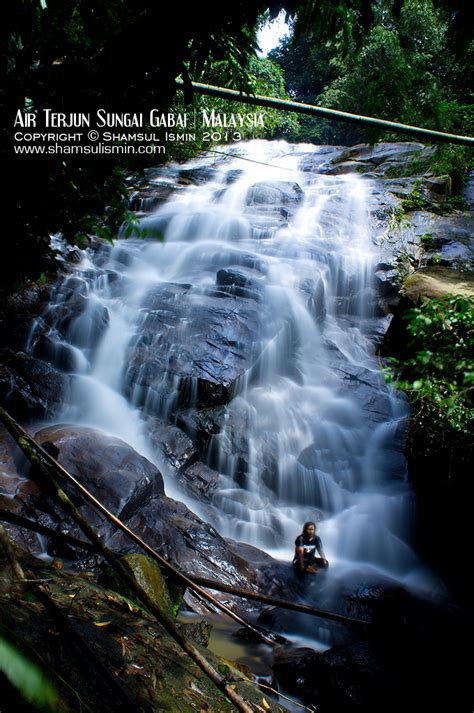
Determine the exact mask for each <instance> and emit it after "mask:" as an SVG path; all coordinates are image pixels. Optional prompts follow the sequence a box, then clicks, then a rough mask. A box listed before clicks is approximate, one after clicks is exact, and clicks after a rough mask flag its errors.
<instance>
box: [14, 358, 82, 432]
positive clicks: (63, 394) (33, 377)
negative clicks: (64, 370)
mask: <svg viewBox="0 0 474 713" xmlns="http://www.w3.org/2000/svg"><path fill="white" fill-rule="evenodd" d="M71 383H72V382H71V377H70V376H68V375H66V374H61V373H60V372H59V371H57V370H56V369H54V368H53V367H52V366H51V365H50V364H47V363H46V362H45V361H42V360H41V359H35V358H34V357H31V356H28V355H27V354H23V353H21V352H19V353H15V352H12V351H11V350H9V349H3V350H1V351H0V403H2V404H3V406H4V407H5V408H6V409H7V411H9V412H10V413H11V415H12V416H14V417H15V418H17V419H18V420H20V421H23V420H31V419H32V418H54V417H55V416H57V415H58V414H60V413H61V411H62V410H63V408H64V404H65V403H67V402H68V400H69V394H70V389H71Z"/></svg>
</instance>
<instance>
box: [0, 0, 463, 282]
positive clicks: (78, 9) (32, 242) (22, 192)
mask: <svg viewBox="0 0 474 713" xmlns="http://www.w3.org/2000/svg"><path fill="white" fill-rule="evenodd" d="M457 3H458V0H443V2H442V3H441V4H442V6H443V9H442V13H444V14H442V15H440V16H439V17H440V18H441V19H439V23H444V26H445V27H446V29H445V30H444V31H443V32H444V35H443V32H441V35H442V36H443V37H442V38H441V39H440V32H438V30H437V29H436V27H437V25H436V27H435V28H434V29H433V28H431V26H430V23H431V18H432V17H435V11H434V10H431V9H430V12H431V15H427V16H426V18H423V17H421V16H420V17H419V21H420V22H421V23H422V26H423V27H424V29H425V34H426V46H425V47H424V48H422V50H421V52H418V54H419V55H420V56H421V58H422V61H421V59H420V62H421V64H420V67H421V69H423V71H425V65H426V66H427V67H428V68H427V69H426V71H431V65H430V62H431V60H430V57H432V58H433V61H435V60H436V61H437V62H438V65H439V67H440V68H441V65H442V64H443V62H442V60H444V59H445V58H446V57H448V58H449V62H448V63H447V64H445V65H444V66H445V67H446V69H445V76H444V77H443V76H442V73H441V69H439V71H438V75H436V72H434V74H433V76H435V77H436V81H437V82H438V83H439V84H440V85H443V84H445V83H446V81H448V80H449V81H448V84H449V86H450V87H453V92H454V93H453V95H452V99H451V98H450V97H448V99H447V101H451V100H452V101H457V102H458V103H460V102H459V99H458V96H459V92H458V94H456V93H455V89H456V83H458V84H459V83H461V84H462V81H463V78H464V77H463V76H461V75H462V72H460V71H458V70H457V69H456V63H455V60H454V59H452V58H453V57H454V54H453V51H451V49H448V45H449V42H451V46H452V45H453V44H454V45H455V46H456V47H461V46H463V47H466V46H467V45H466V31H465V30H466V28H467V27H468V26H469V25H468V23H466V22H462V19H463V6H461V5H459V6H458V5H457ZM438 4H440V3H438ZM412 5H420V6H423V7H424V6H425V5H426V6H427V7H428V6H429V7H430V8H431V1H430V0H426V3H425V2H421V3H413V2H412V0H404V1H402V0H395V1H394V2H390V0H377V2H370V0H336V1H335V0H313V1H310V2H307V1H305V2H295V1H294V0H289V1H287V2H272V3H269V2H268V0H262V1H261V2H259V1H257V2H254V1H250V0H240V1H239V2H234V3H221V4H220V5H217V6H215V5H212V9H211V5H210V4H209V3H200V4H194V5H190V6H189V5H188V6H186V9H184V7H183V6H181V5H179V4H177V3H159V2H150V0H138V1H137V0H134V2H133V3H132V2H127V1H124V0H105V1H103V2H99V3H98V2H95V1H94V0H66V1H64V0H17V1H16V2H14V3H12V4H10V6H9V15H8V19H7V18H6V17H4V20H3V23H2V28H1V30H0V43H1V90H0V114H1V118H2V133H1V152H2V160H3V166H4V175H5V176H6V177H7V181H8V183H7V191H6V196H5V205H6V210H5V211H4V234H5V235H6V236H7V239H8V240H9V245H10V247H11V251H10V252H11V258H10V262H9V263H8V264H5V262H4V269H5V275H4V276H3V279H8V280H12V279H13V280H14V281H15V280H20V281H21V280H23V279H25V278H27V277H29V276H35V275H36V276H37V275H39V274H40V273H41V272H44V271H46V270H47V269H48V266H52V264H53V263H52V262H51V257H52V256H51V254H50V249H49V235H50V234H51V233H54V232H57V231H60V230H61V231H62V232H63V234H64V235H65V237H66V238H67V239H68V240H70V241H72V242H74V241H78V240H80V239H81V236H84V235H86V234H88V233H90V232H98V233H99V234H103V235H109V236H111V237H112V236H113V235H115V231H116V228H117V226H118V225H119V224H120V223H121V222H122V220H123V218H124V215H125V202H124V196H125V184H124V175H125V172H127V171H130V170H132V169H136V168H138V167H139V164H138V163H137V161H135V162H131V161H130V159H129V158H128V157H125V158H121V159H118V158H117V157H116V156H115V157H114V158H106V157H104V156H100V157H98V158H97V157H91V156H86V157H82V158H81V157H71V156H64V155H57V156H40V157H37V158H34V157H32V156H29V157H27V156H19V155H16V154H14V152H13V141H12V135H13V122H14V117H15V115H16V112H17V110H19V109H20V110H22V111H25V110H26V111H41V110H42V109H44V108H52V109H53V110H54V111H63V112H73V111H76V112H88V111H95V110H96V109H97V108H99V107H102V108H105V109H107V110H110V111H113V112H120V111H130V112H141V111H144V112H147V111H148V110H149V109H150V107H156V108H158V109H160V110H163V111H164V110H166V109H167V108H168V107H169V106H170V105H171V102H172V101H173V99H174V96H175V87H174V80H175V78H176V77H177V76H179V75H181V76H182V77H183V78H184V79H185V81H186V80H187V79H195V80H199V79H201V78H202V77H203V76H208V77H209V76H213V75H214V76H216V73H217V74H218V76H219V78H220V81H221V83H222V84H224V85H227V86H234V87H242V88H246V89H250V90H251V89H252V88H254V87H255V86H257V85H256V84H255V82H256V81H261V80H262V77H264V75H265V74H266V73H267V74H268V77H267V79H268V86H269V88H270V89H271V87H272V86H273V87H277V86H279V79H278V74H277V73H275V70H271V68H270V65H267V68H265V67H261V68H258V69H257V70H256V69H255V65H254V66H253V69H252V66H251V65H249V62H250V60H251V59H252V57H255V50H256V47H257V41H256V28H257V26H258V23H259V22H261V18H262V16H263V13H265V12H266V13H267V14H268V15H270V16H275V15H276V14H277V13H278V12H279V11H280V9H282V8H284V9H285V10H286V11H287V12H288V15H289V17H292V18H293V20H294V22H295V23H296V24H295V27H296V39H299V40H300V41H301V45H300V46H299V47H294V46H292V47H289V46H287V48H286V50H285V48H284V47H283V48H282V49H281V51H280V54H279V55H278V57H277V58H278V61H279V62H280V64H281V66H282V67H283V69H284V70H286V72H287V81H288V82H289V84H290V88H291V86H292V81H293V80H292V78H291V68H290V67H289V66H285V61H286V60H285V52H286V56H287V57H290V56H292V57H294V59H295V61H296V69H295V71H296V72H297V73H299V74H301V80H302V81H305V76H307V74H308V72H307V70H311V72H312V73H313V75H317V76H318V79H317V80H316V82H315V85H314V86H308V87H307V88H306V89H305V91H306V97H305V98H306V99H309V98H310V97H311V96H312V97H313V99H315V98H317V97H319V96H323V97H324V96H325V93H326V96H325V99H327V101H328V102H329V103H330V104H332V105H333V106H334V105H336V104H337V103H338V102H341V106H338V108H342V109H345V108H348V107H347V104H350V103H351V101H352V100H353V101H355V102H356V103H357V102H359V104H360V101H361V99H360V97H361V96H363V94H364V86H365V77H364V62H363V58H364V54H363V53H364V52H366V53H367V52H369V50H370V51H372V54H373V55H374V56H377V53H382V54H383V53H384V52H386V51H388V50H389V49H390V48H391V47H392V45H393V42H392V39H391V38H392V35H393V36H394V37H395V36H396V37H398V36H399V35H397V32H398V30H395V29H393V28H391V27H390V22H392V21H393V23H394V24H395V25H396V26H397V27H398V25H399V24H400V22H401V20H400V19H399V18H401V17H403V14H404V12H406V7H407V6H409V7H411V6H412ZM381 13H382V14H384V13H385V14H386V15H387V17H389V18H393V20H390V21H386V19H383V18H382V19H381ZM436 17H438V15H436ZM387 22H388V25H387ZM437 22H438V20H437ZM381 28H382V29H381ZM415 30H416V28H415V27H414V26H413V27H411V28H407V30H406V32H407V33H408V34H407V37H408V38H409V36H410V32H415ZM417 32H418V35H420V34H421V33H420V32H419V30H417ZM437 32H438V34H436V33H437ZM390 33H392V34H390ZM455 37H462V39H463V42H464V44H463V45H461V42H460V41H458V42H453V38H455ZM443 42H444V44H443ZM433 43H434V44H433ZM387 48H388V49H387ZM465 52H467V50H465ZM318 53H320V54H321V56H320V59H318V60H317V62H316V64H315V63H314V59H315V56H319V55H318ZM440 53H441V56H440ZM418 54H417V53H416V52H415V53H414V56H415V55H416V56H418ZM369 55H370V52H369ZM299 58H300V63H301V64H300V66H298V59H299ZM401 58H402V59H403V61H405V59H404V58H403V57H401ZM397 61H398V57H397V56H396V53H395V55H394V56H393V62H394V63H395V64H396V62H397ZM318 62H319V64H318ZM423 62H424V63H425V64H423ZM286 65H288V62H287V61H286ZM428 65H429V66H428ZM466 66H467V65H466ZM217 67H218V70H217V69H216V68H217ZM371 69H372V73H373V75H374V77H373V82H374V93H373V101H372V103H371V104H370V106H371V107H372V108H373V109H374V113H378V114H384V107H386V108H385V114H386V115H389V116H388V118H391V119H397V118H403V117H400V116H393V115H390V111H391V110H392V107H397V106H398V105H399V99H400V96H399V93H400V92H404V91H405V86H406V85H405V84H404V83H403V82H401V83H399V84H397V83H396V82H392V81H391V78H390V82H389V81H388V79H387V78H385V73H386V65H385V63H384V62H381V63H380V66H377V65H373V66H372V65H371ZM421 69H420V68H419V67H418V66H416V67H415V68H414V69H413V70H412V73H413V72H414V73H415V74H417V73H419V72H420V71H421ZM203 72H204V73H205V74H204V75H203ZM255 77H257V80H255V79H253V78H255ZM258 77H260V79H258ZM335 80H338V81H339V85H338V84H337V82H336V84H334V81H335ZM445 80H446V81H445ZM311 81H312V80H311ZM318 82H319V83H318ZM341 83H342V86H341ZM433 86H435V85H433ZM436 86H437V85H436ZM435 89H436V87H435ZM380 90H384V91H385V94H384V92H383V91H380ZM258 91H261V86H258ZM278 91H280V92H281V91H282V89H281V87H280V88H279V90H278ZM292 91H293V89H292ZM389 91H392V92H393V95H392V98H391V99H390V101H388V94H389ZM417 91H418V84H417V82H416V81H412V84H411V85H410V92H411V93H409V96H408V99H407V101H408V102H410V101H411V104H409V109H410V111H412V107H416V112H418V113H416V112H415V109H414V108H413V111H412V113H413V112H414V113H415V118H416V119H420V120H421V119H424V118H425V117H427V116H428V118H429V112H428V113H427V112H425V111H424V105H425V103H426V102H425V101H424V99H423V97H419V96H418V95H417ZM331 92H332V93H331ZM397 92H398V94H397ZM189 93H190V91H189V90H188V94H189ZM437 98H438V95H436V91H435V92H434V95H433V97H432V99H433V102H434V103H433V102H432V104H433V106H434V105H435V104H436V100H437ZM418 100H419V101H418ZM430 101H431V99H430ZM383 102H387V103H383ZM404 102H405V100H404ZM405 103H406V102H405ZM428 103H429V102H428ZM461 103H462V102H461ZM430 106H431V105H430ZM448 109H449V107H448ZM456 110H457V109H456ZM448 113H449V111H448ZM403 116H404V117H405V118H406V116H405V115H403ZM409 118H410V117H409ZM283 123H284V122H283ZM428 123H429V121H428ZM431 123H432V124H433V122H431ZM435 124H436V122H434V124H433V125H435ZM303 126H304V128H305V130H306V128H307V125H303ZM443 128H448V129H449V128H455V127H451V126H444V127H443ZM290 129H292V130H294V132H295V133H294V137H295V138H299V136H301V137H304V134H300V135H298V133H297V130H296V127H295V126H294V125H293V126H292V125H291V124H288V123H286V125H285V128H284V133H286V135H287V136H288V131H290ZM273 131H274V129H273ZM465 133H466V132H465ZM308 138H310V139H311V140H328V139H330V138H331V131H329V132H328V133H327V135H326V136H325V135H324V133H323V134H322V135H320V136H319V137H318V135H317V134H314V135H312V134H311V131H310V133H309V134H308ZM350 138H351V137H350V135H346V141H348V140H350ZM167 158H171V156H169V155H168V156H167Z"/></svg>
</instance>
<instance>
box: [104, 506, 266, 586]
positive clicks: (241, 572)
mask: <svg viewBox="0 0 474 713" xmlns="http://www.w3.org/2000/svg"><path fill="white" fill-rule="evenodd" d="M127 524H128V526H129V527H130V528H131V529H132V530H134V531H135V532H139V533H140V536H141V537H142V538H143V539H144V540H145V542H147V543H148V544H149V545H150V546H151V547H153V548H155V549H156V550H157V551H158V552H159V553H160V554H161V555H162V556H164V557H166V559H168V560H169V561H170V562H173V563H177V564H178V565H179V566H180V567H181V569H182V570H183V571H185V572H187V573H188V574H194V575H197V576H200V577H205V578H208V579H216V580H218V581H221V582H224V583H226V584H231V585H234V586H237V587H241V588H246V587H250V588H251V589H255V583H256V581H257V573H256V571H255V569H254V567H252V566H250V565H249V564H248V563H247V562H246V561H245V560H244V559H243V558H241V557H240V556H238V555H237V554H234V553H233V552H232V551H231V550H230V548H229V547H228V545H227V543H226V541H225V540H224V539H223V538H222V537H221V536H220V535H219V533H218V532H217V531H216V530H215V529H214V528H213V527H212V526H211V525H209V524H208V523H206V522H203V521H202V520H201V519H200V518H198V517H197V516H196V515H194V513H192V512H191V511H190V510H189V509H188V508H187V507H186V506H185V505H184V504H183V503H180V502H178V501H175V500H172V499H171V498H168V497H163V496H160V497H157V498H154V499H153V500H151V501H150V502H149V503H148V504H147V505H145V506H144V507H142V508H140V510H139V511H137V512H135V514H134V515H133V516H132V517H131V518H129V519H128V521H127ZM109 546H110V547H111V548H112V549H113V550H115V551H125V552H133V551H138V550H137V549H136V547H135V545H133V544H131V542H130V540H129V539H128V538H127V537H126V536H125V535H124V534H123V533H121V532H116V533H115V534H114V535H113V537H112V538H111V539H110V541H109Z"/></svg>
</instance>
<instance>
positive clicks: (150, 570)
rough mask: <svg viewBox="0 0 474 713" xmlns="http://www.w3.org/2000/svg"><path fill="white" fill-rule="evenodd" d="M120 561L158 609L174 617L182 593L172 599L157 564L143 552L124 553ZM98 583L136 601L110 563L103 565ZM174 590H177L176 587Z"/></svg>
mask: <svg viewBox="0 0 474 713" xmlns="http://www.w3.org/2000/svg"><path fill="white" fill-rule="evenodd" d="M120 561H121V562H122V563H123V564H124V565H125V566H126V567H127V568H128V569H129V570H131V571H132V573H133V577H134V579H135V581H136V582H137V584H138V585H139V586H140V587H141V588H142V589H143V590H144V591H145V592H146V593H147V594H148V596H149V597H150V599H151V600H152V601H153V603H154V604H155V605H156V606H157V607H158V609H160V611H161V612H163V614H164V615H165V616H166V617H167V618H168V619H170V620H172V619H174V617H175V615H176V612H177V610H178V609H179V606H180V604H181V600H182V593H181V596H178V597H176V598H175V599H174V600H172V598H171V595H170V592H169V590H168V587H167V584H166V581H165V578H164V576H163V574H162V572H161V569H160V568H159V566H158V564H157V563H156V562H155V561H154V560H152V559H151V558H150V557H147V556H146V555H143V554H131V555H125V556H123V557H121V558H120ZM99 583H100V584H101V586H103V587H106V588H107V589H113V590H114V592H119V594H123V595H124V596H126V597H128V599H131V600H132V601H136V598H137V597H136V594H135V593H134V592H133V591H131V590H130V589H129V588H128V587H127V585H126V584H125V583H124V582H122V580H121V579H120V578H119V577H118V576H117V574H116V573H115V571H114V570H113V569H112V568H111V567H110V565H105V566H104V570H103V572H102V573H101V575H100V577H99ZM174 591H175V592H177V591H178V590H177V588H176V587H175V588H174Z"/></svg>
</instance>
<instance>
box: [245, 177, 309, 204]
mask: <svg viewBox="0 0 474 713" xmlns="http://www.w3.org/2000/svg"><path fill="white" fill-rule="evenodd" d="M303 196H304V193H303V191H302V189H301V188H300V186H299V185H298V184H297V183H291V182H289V181H288V182H287V181H272V182H271V183H266V182H264V181H262V182H260V183H254V185H253V186H251V187H250V188H249V190H248V193H247V200H246V203H247V205H248V206H259V205H285V206H288V205H295V204H298V203H300V202H301V201H302V200H303Z"/></svg>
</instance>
